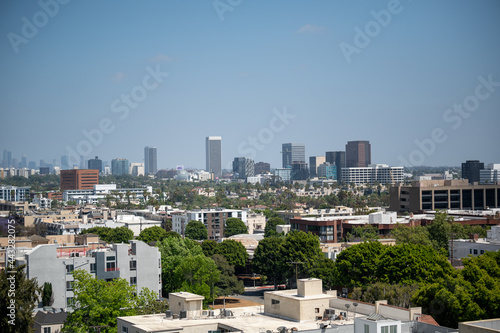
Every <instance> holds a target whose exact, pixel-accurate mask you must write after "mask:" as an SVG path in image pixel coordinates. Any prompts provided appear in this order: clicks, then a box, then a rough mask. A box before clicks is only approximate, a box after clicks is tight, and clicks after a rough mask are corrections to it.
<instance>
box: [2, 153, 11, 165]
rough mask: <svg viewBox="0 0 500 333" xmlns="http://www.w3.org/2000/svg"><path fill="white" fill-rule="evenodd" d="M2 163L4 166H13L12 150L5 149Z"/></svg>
mask: <svg viewBox="0 0 500 333" xmlns="http://www.w3.org/2000/svg"><path fill="white" fill-rule="evenodd" d="M2 164H3V167H4V168H10V167H12V152H10V151H8V150H7V149H4V150H3V160H2Z"/></svg>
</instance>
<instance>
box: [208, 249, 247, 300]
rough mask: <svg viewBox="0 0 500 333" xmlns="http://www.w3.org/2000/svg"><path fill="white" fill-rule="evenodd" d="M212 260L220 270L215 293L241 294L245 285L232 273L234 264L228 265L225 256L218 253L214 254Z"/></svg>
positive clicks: (226, 294)
mask: <svg viewBox="0 0 500 333" xmlns="http://www.w3.org/2000/svg"><path fill="white" fill-rule="evenodd" d="M212 260H213V261H214V262H215V265H216V266H217V269H218V270H219V272H220V280H219V281H218V282H217V283H216V284H215V286H216V287H217V291H216V294H217V295H219V296H229V295H234V294H239V295H241V294H243V293H244V292H245V286H244V285H243V281H239V280H238V278H237V277H236V276H235V275H234V266H232V265H230V264H229V263H228V262H227V260H226V258H224V257H223V256H221V255H219V254H214V255H213V256H212Z"/></svg>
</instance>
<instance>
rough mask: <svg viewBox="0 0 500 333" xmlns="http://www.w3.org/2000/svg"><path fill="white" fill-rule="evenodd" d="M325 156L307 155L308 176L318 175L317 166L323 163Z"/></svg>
mask: <svg viewBox="0 0 500 333" xmlns="http://www.w3.org/2000/svg"><path fill="white" fill-rule="evenodd" d="M325 162H326V159H325V156H310V157H309V176H310V177H311V178H315V177H318V167H319V166H320V165H321V164H323V163H325Z"/></svg>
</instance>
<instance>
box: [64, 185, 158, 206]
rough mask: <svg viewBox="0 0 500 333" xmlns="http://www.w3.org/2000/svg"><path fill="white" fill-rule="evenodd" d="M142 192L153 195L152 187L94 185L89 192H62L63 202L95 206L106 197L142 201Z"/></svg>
mask: <svg viewBox="0 0 500 333" xmlns="http://www.w3.org/2000/svg"><path fill="white" fill-rule="evenodd" d="M144 191H146V192H147V193H149V194H148V195H151V194H153V187H152V186H146V187H138V188H116V184H96V185H94V186H93V187H92V189H89V190H66V191H64V192H63V198H62V199H63V201H75V202H76V203H77V204H85V203H88V204H97V203H99V201H101V200H104V199H105V198H106V196H108V195H111V196H115V195H116V196H119V195H120V194H122V198H123V199H125V200H127V195H130V196H131V198H133V199H144Z"/></svg>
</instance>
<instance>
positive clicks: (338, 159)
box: [325, 151, 346, 182]
mask: <svg viewBox="0 0 500 333" xmlns="http://www.w3.org/2000/svg"><path fill="white" fill-rule="evenodd" d="M325 155H326V156H325V162H328V163H330V164H331V165H335V166H336V167H337V178H336V179H337V181H338V182H340V181H341V180H342V168H345V167H346V165H345V151H327V152H326V154H325Z"/></svg>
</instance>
